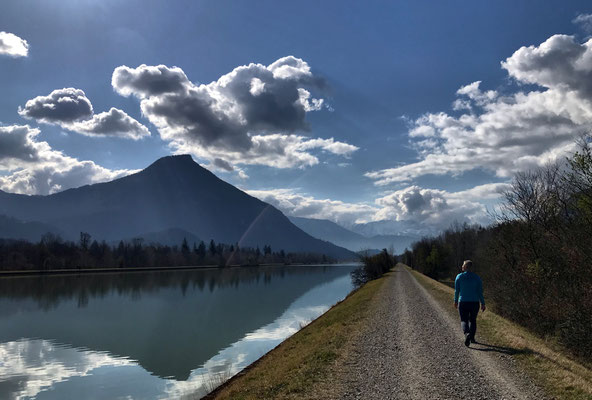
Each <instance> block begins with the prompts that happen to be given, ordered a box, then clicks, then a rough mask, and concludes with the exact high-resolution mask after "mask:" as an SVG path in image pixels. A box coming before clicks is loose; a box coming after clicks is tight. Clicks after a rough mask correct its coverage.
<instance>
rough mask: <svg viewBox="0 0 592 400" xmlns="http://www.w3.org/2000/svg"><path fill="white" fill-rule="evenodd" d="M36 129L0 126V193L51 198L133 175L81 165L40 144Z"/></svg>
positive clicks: (82, 162) (126, 171)
mask: <svg viewBox="0 0 592 400" xmlns="http://www.w3.org/2000/svg"><path fill="white" fill-rule="evenodd" d="M39 133H40V132H39V129H35V128H31V127H30V126H28V125H12V126H0V172H2V173H3V174H1V175H0V189H2V190H4V191H7V192H11V193H22V194H50V193H55V192H58V191H61V190H65V189H68V188H72V187H78V186H82V185H85V184H91V183H98V182H104V181H108V180H112V179H116V178H119V177H121V176H125V175H128V174H130V173H132V172H134V171H130V170H109V169H107V168H103V167H101V166H100V165H97V164H95V163H94V162H92V161H81V160H78V159H76V158H73V157H69V156H67V155H64V154H63V153H62V152H60V151H57V150H54V149H52V148H51V147H50V146H49V144H48V143H47V142H44V141H39V140H38V135H39Z"/></svg>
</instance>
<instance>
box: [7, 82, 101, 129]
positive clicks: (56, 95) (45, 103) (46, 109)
mask: <svg viewBox="0 0 592 400" xmlns="http://www.w3.org/2000/svg"><path fill="white" fill-rule="evenodd" d="M18 112H19V114H20V115H21V116H22V117H25V118H29V119H35V120H37V121H39V122H45V123H48V124H57V123H70V122H73V121H77V120H81V119H88V118H90V117H92V115H93V108H92V104H91V103H90V100H89V99H88V98H87V97H86V95H85V94H84V92H83V91H82V90H80V89H74V88H64V89H58V90H54V91H53V92H51V93H50V94H49V95H47V96H37V97H35V98H34V99H31V100H28V101H27V103H26V104H25V107H19V111H18Z"/></svg>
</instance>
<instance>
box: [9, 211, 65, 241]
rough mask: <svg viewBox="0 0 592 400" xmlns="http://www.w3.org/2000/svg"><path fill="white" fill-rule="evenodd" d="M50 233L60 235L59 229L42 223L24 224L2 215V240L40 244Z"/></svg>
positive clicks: (31, 222)
mask: <svg viewBox="0 0 592 400" xmlns="http://www.w3.org/2000/svg"><path fill="white" fill-rule="evenodd" d="M48 232H49V233H53V234H57V235H59V234H60V230H59V229H58V228H56V227H54V226H51V225H48V224H44V223H42V222H36V221H30V222H23V221H20V220H18V219H16V218H12V217H8V216H6V215H0V238H1V239H23V240H27V241H29V242H38V241H39V240H41V237H42V236H43V235H44V234H46V233H48Z"/></svg>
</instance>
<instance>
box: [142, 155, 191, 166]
mask: <svg viewBox="0 0 592 400" xmlns="http://www.w3.org/2000/svg"><path fill="white" fill-rule="evenodd" d="M195 164H197V163H196V162H195V161H193V157H191V155H190V154H179V155H173V156H164V157H161V158H159V159H158V160H156V161H154V162H153V163H152V164H150V166H148V168H150V167H152V166H156V165H195Z"/></svg>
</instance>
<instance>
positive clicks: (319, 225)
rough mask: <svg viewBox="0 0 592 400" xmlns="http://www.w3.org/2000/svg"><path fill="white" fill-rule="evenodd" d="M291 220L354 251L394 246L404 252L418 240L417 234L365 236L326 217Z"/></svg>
mask: <svg viewBox="0 0 592 400" xmlns="http://www.w3.org/2000/svg"><path fill="white" fill-rule="evenodd" d="M290 221H292V222H293V223H294V224H295V225H296V226H298V227H299V228H300V229H302V230H303V231H304V232H306V233H308V234H309V235H311V236H313V237H316V238H319V239H322V240H327V241H329V242H331V243H335V244H336V245H338V246H342V247H345V248H346V249H350V250H352V251H360V250H366V249H384V248H386V249H388V248H390V247H391V246H393V248H394V250H395V252H396V253H402V252H403V250H405V248H406V247H410V245H411V243H413V242H414V241H415V240H417V238H416V237H415V236H407V235H374V236H369V237H368V236H363V235H361V234H359V233H356V232H352V231H350V230H349V229H346V228H344V227H342V226H340V225H338V224H336V223H335V222H332V221H328V220H326V219H312V218H301V217H290Z"/></svg>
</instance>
